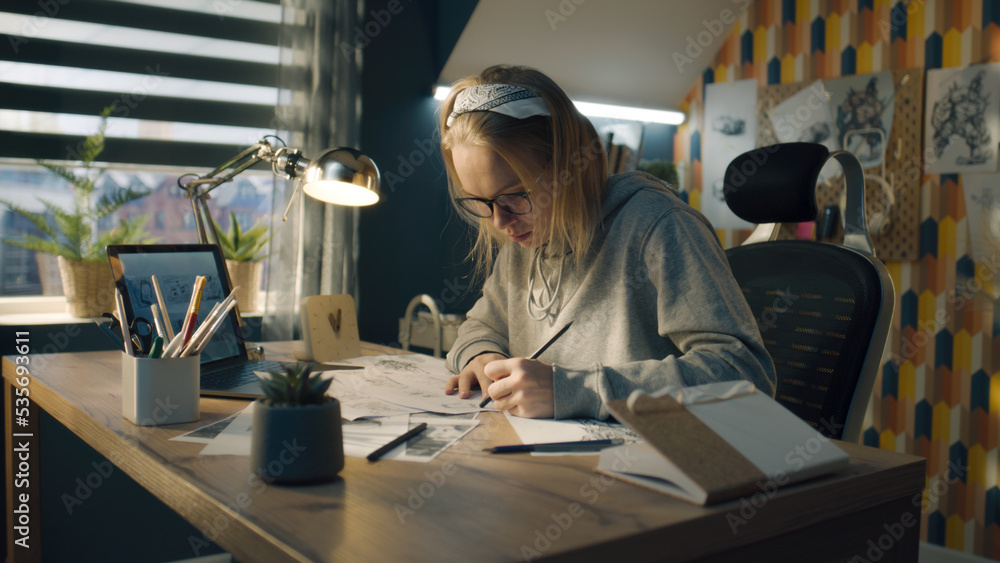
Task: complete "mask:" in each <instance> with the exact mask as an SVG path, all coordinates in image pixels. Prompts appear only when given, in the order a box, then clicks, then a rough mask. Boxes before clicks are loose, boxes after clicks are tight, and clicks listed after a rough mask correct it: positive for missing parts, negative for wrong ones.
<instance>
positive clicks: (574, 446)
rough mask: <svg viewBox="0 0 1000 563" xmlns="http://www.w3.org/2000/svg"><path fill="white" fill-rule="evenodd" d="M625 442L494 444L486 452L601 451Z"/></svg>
mask: <svg viewBox="0 0 1000 563" xmlns="http://www.w3.org/2000/svg"><path fill="white" fill-rule="evenodd" d="M624 443H625V440H623V439H622V438H609V439H606V440H583V441H580V442H548V443H544V444H513V445H510V446H494V447H492V448H486V449H484V450H483V451H484V452H490V453H493V454H513V453H522V452H549V453H570V452H599V451H601V450H602V449H604V448H607V447H610V446H620V445H622V444H624Z"/></svg>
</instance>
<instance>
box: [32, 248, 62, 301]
mask: <svg viewBox="0 0 1000 563" xmlns="http://www.w3.org/2000/svg"><path fill="white" fill-rule="evenodd" d="M35 264H37V265H38V281H39V282H41V284H42V295H63V285H62V277H61V276H60V275H59V259H58V258H57V257H55V256H53V255H51V254H42V253H41V252H36V253H35Z"/></svg>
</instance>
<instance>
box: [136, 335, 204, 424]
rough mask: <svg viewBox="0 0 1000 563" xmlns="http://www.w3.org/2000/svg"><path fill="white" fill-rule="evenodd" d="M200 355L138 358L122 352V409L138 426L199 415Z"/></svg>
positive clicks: (186, 420)
mask: <svg viewBox="0 0 1000 563" xmlns="http://www.w3.org/2000/svg"><path fill="white" fill-rule="evenodd" d="M200 360H201V356H186V357H184V358H137V357H135V356H130V355H128V354H125V353H123V354H122V412H123V413H124V415H125V418H126V419H128V420H129V421H131V422H133V423H135V424H138V425H139V426H159V425H161V424H178V423H181V422H193V421H195V420H198V419H199V418H200V417H201V410H200V405H199V396H200V393H201V383H200V380H199V378H200V376H201V363H200Z"/></svg>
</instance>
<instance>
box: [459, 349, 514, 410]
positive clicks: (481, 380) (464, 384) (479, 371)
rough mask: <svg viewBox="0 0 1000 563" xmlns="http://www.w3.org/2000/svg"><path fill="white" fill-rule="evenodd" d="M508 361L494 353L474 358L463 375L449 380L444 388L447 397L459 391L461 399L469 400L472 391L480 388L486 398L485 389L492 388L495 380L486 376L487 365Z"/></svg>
mask: <svg viewBox="0 0 1000 563" xmlns="http://www.w3.org/2000/svg"><path fill="white" fill-rule="evenodd" d="M506 359H507V356H504V355H503V354H496V353H493V352H487V353H485V354H480V355H478V356H476V357H475V358H472V360H471V361H470V362H469V363H467V364H465V369H463V370H462V373H460V374H458V375H453V376H451V377H449V378H448V383H446V384H445V388H444V393H445V395H451V394H453V393H455V392H456V391H458V397H459V398H460V399H468V398H469V397H471V396H472V389H473V388H474V387H479V388H480V389H483V390H484V391H483V395H484V397H485V395H486V391H485V389H486V388H487V387H489V386H490V383H493V380H492V379H490V378H488V377H486V375H485V374H484V370H485V368H486V364H488V363H490V362H492V361H494V360H506ZM473 384H475V385H473Z"/></svg>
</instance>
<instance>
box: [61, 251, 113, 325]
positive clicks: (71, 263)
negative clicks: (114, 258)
mask: <svg viewBox="0 0 1000 563" xmlns="http://www.w3.org/2000/svg"><path fill="white" fill-rule="evenodd" d="M58 262H59V273H60V275H61V276H62V285H63V293H64V294H65V295H66V311H67V312H68V313H69V314H70V315H72V316H74V317H79V318H84V317H99V316H100V315H101V314H102V313H108V312H111V311H114V310H115V282H114V278H113V277H112V275H111V266H109V265H108V263H107V262H80V261H77V260H70V259H68V258H63V257H62V256H60V257H59V258H58Z"/></svg>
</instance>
